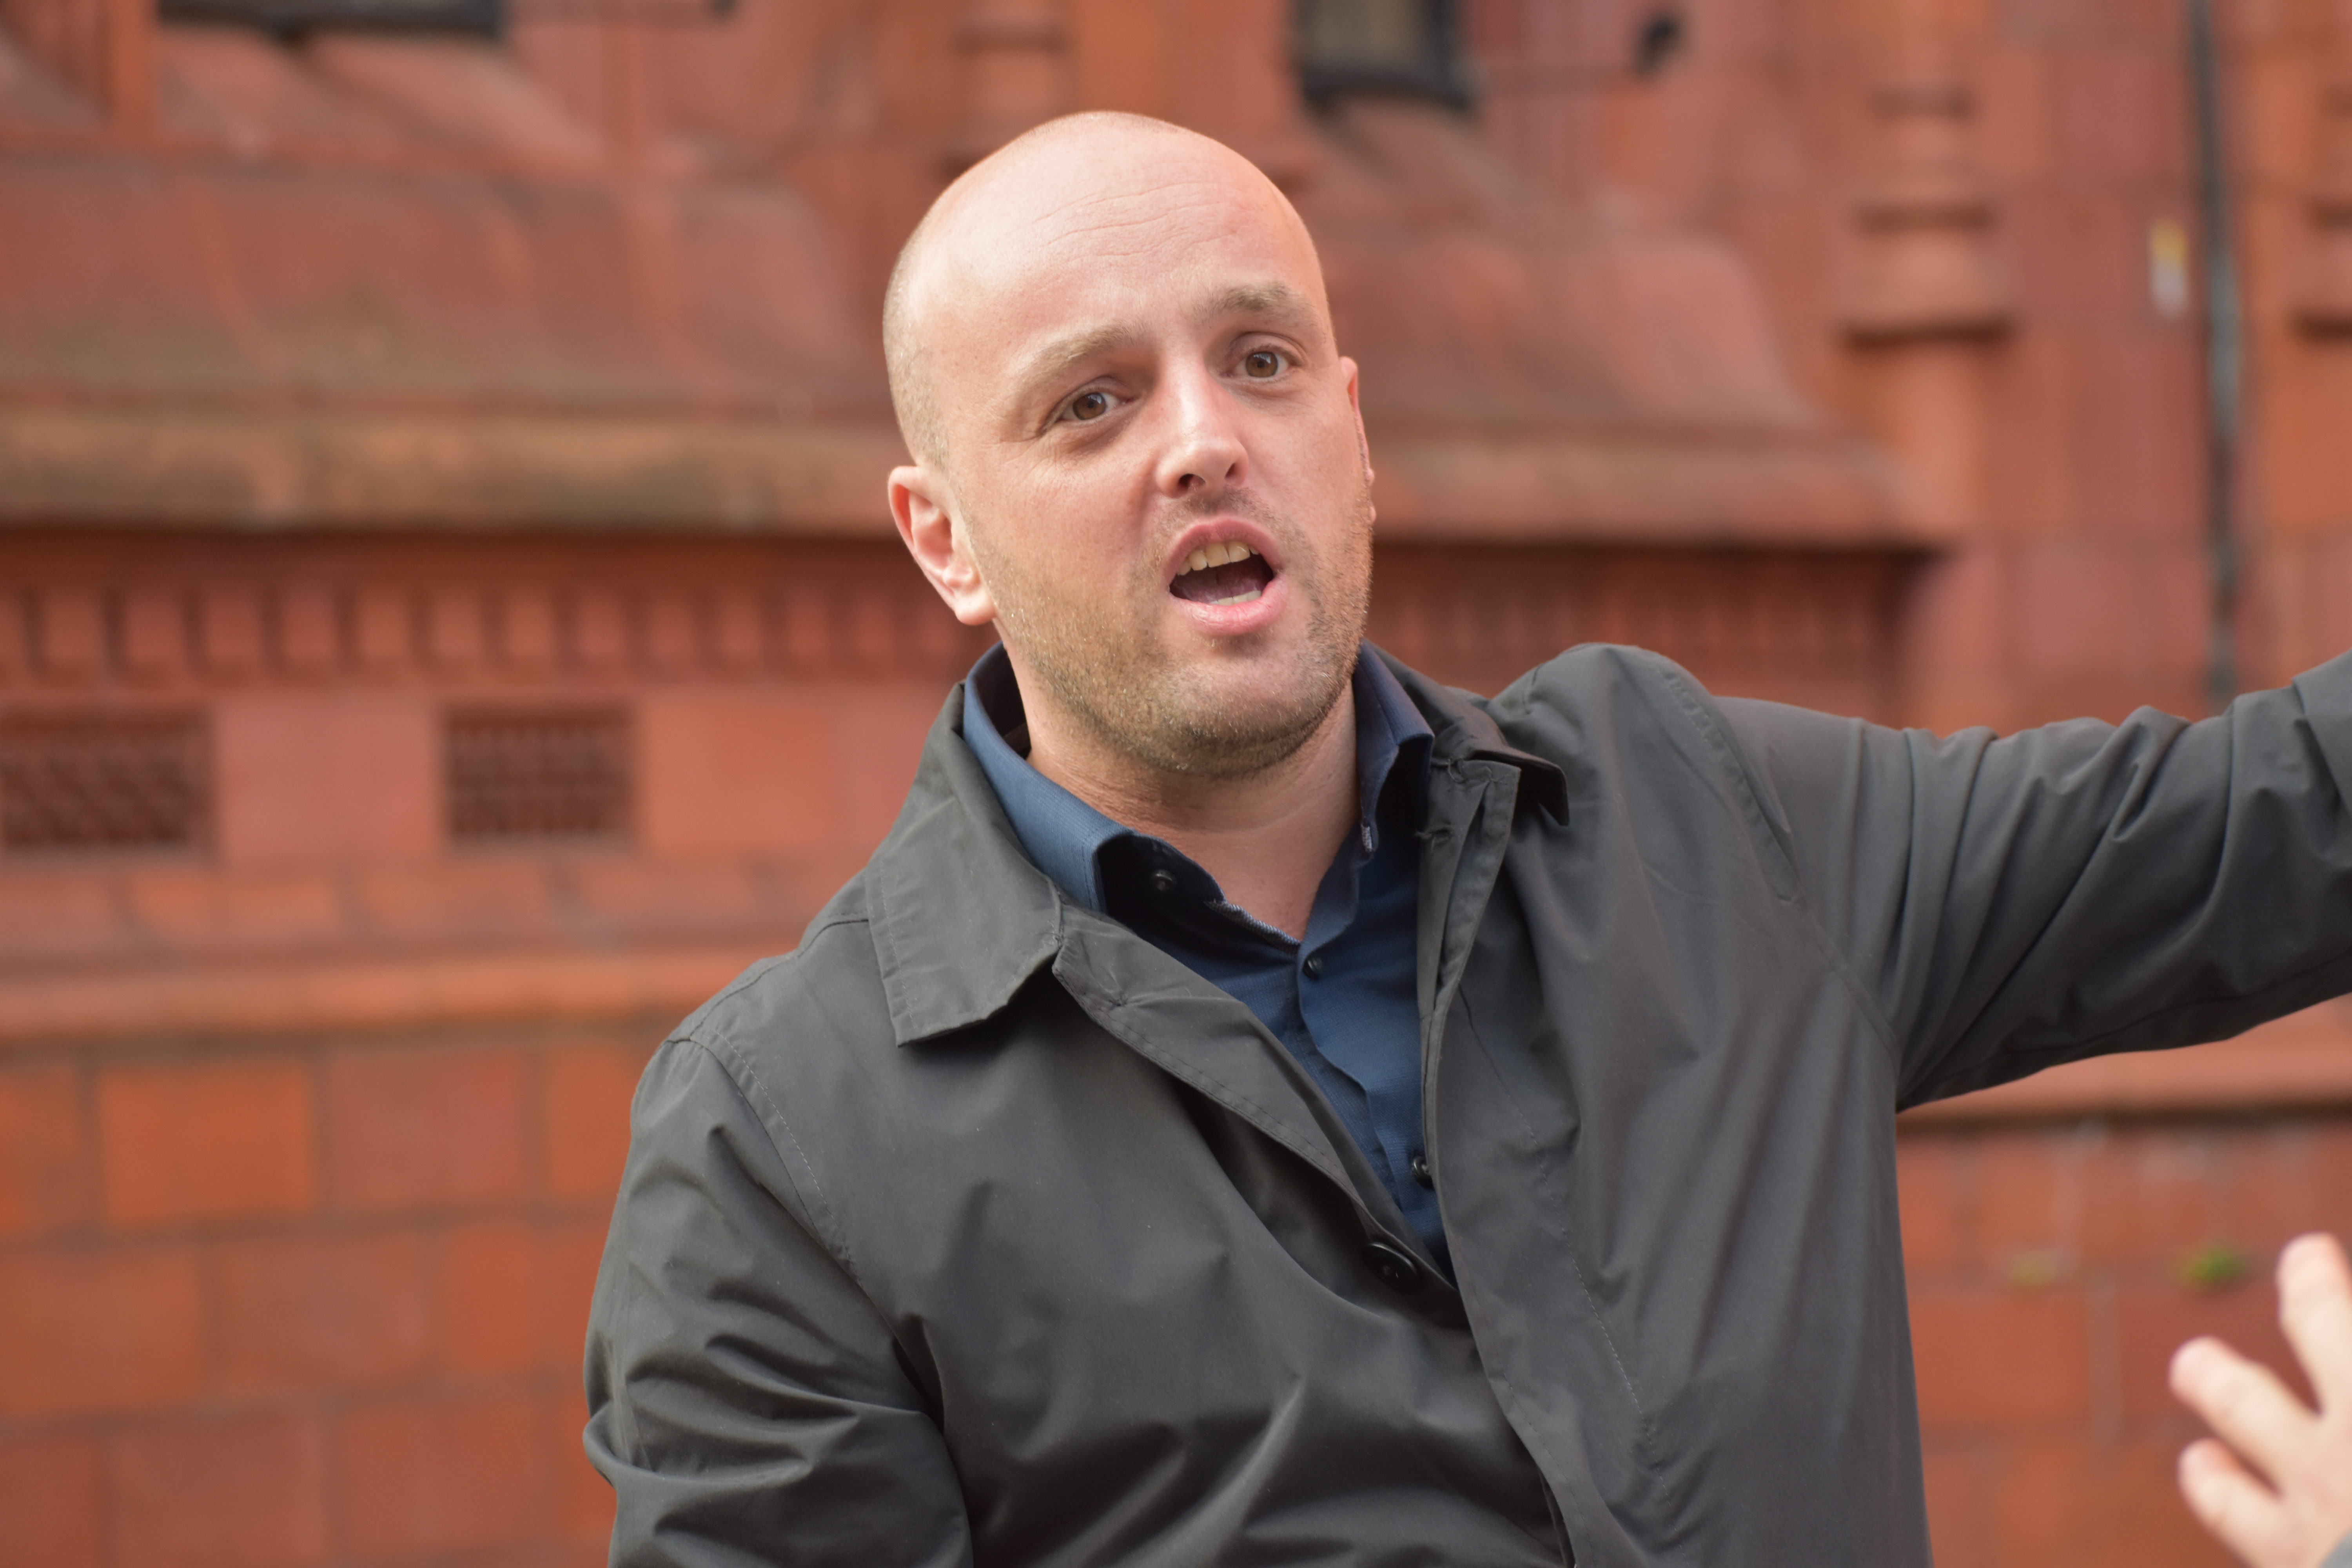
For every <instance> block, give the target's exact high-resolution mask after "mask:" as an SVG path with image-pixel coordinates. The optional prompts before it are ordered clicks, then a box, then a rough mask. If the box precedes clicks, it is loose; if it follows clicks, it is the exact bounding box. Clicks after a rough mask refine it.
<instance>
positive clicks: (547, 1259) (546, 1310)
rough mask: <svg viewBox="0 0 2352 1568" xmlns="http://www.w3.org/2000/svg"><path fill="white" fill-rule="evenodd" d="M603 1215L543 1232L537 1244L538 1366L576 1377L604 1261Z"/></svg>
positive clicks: (550, 1228)
mask: <svg viewBox="0 0 2352 1568" xmlns="http://www.w3.org/2000/svg"><path fill="white" fill-rule="evenodd" d="M607 1228H608V1225H607V1222H606V1220H605V1219H604V1218H603V1217H602V1216H600V1217H598V1218H596V1219H593V1220H579V1221H575V1222H574V1223H572V1224H570V1225H557V1226H547V1227H545V1228H544V1229H543V1230H542V1231H541V1234H540V1239H539V1270H540V1273H539V1279H540V1286H539V1314H540V1335H541V1340H540V1357H541V1365H542V1366H544V1367H546V1368H547V1369H548V1370H549V1371H551V1372H561V1373H568V1374H570V1375H573V1376H577V1375H578V1373H579V1371H580V1357H581V1352H582V1349H583V1346H585V1345H586V1344H587V1342H588V1304H589V1301H590V1300H591V1299H592V1298H593V1297H594V1295H595V1294H596V1271H597V1269H598V1268H599V1267H600V1266H601V1265H602V1264H603V1262H604V1234H605V1231H606V1229H607Z"/></svg>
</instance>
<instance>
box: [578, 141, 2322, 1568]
mask: <svg viewBox="0 0 2352 1568" xmlns="http://www.w3.org/2000/svg"><path fill="white" fill-rule="evenodd" d="M885 338H886V346H887V350H888V354H889V359H890V364H891V372H892V390H893V395H894V397H895V399H896V401H897V405H898V412H899V416H900V419H901V422H902V424H903V426H904V428H905V431H906V435H907V439H908V447H910V449H911V452H912V455H913V457H914V458H915V462H914V464H913V466H911V467H908V468H900V469H898V470H897V471H896V472H894V473H893V474H892V475H891V477H890V483H889V493H890V501H891V506H892V510H893V511H894V513H895V514H896V516H897V519H898V527H899V531H900V532H901V534H902V535H903V536H904V538H905V540H906V542H907V545H908V549H909V550H910V551H911V552H912V553H913V555H914V557H915V559H916V562H917V563H918V564H919V566H920V568H921V569H922V571H923V572H924V573H925V574H926V575H927V576H928V577H929V579H930V581H931V583H932V584H933V585H934V586H935V587H936V588H937V589H938V590H939V592H940V596H941V597H942V598H943V599H944V600H945V601H946V602H947V604H948V605H949V606H950V608H951V609H952V610H953V611H954V613H955V614H956V615H957V616H958V617H960V618H961V619H962V620H963V621H965V622H967V623H969V624H973V625H981V624H992V625H993V626H995V627H996V628H997V630H998V631H999V633H1000V634H1001V636H1002V638H1003V643H1002V646H1001V648H1000V649H998V650H996V651H993V652H992V653H991V654H990V655H989V656H988V657H987V658H983V659H982V661H981V662H980V664H979V665H978V666H977V667H976V668H974V670H973V672H972V675H971V679H969V680H968V681H967V682H966V683H965V684H964V685H963V686H961V687H960V688H959V689H957V690H956V691H955V692H954V693H953V694H951V695H950V699H949V700H948V704H947V707H946V709H945V710H944V711H943V712H942V713H941V715H940V721H939V724H938V725H937V726H936V727H935V729H934V730H933V731H932V734H931V737H930V740H929V744H928V746H927V749H926V751H925V753H924V758H923V762H922V765H921V769H920V771H919V774H918V777H917V779H916V781H915V784H914V787H913V788H912V790H911V791H910V792H909V794H908V800H907V805H906V808H905V810H904V812H903V814H902V815H901V816H900V818H899V820H898V825H897V826H895V827H894V828H893V829H892V831H891V834H890V837H888V839H887V841H886V842H885V843H884V845H883V846H882V847H881V848H880V849H879V850H877V852H876V855H875V857H874V858H873V860H872V862H871V863H870V864H869V865H868V866H867V868H866V870H865V871H864V872H862V873H861V874H860V875H859V876H858V877H857V878H856V879H855V880H854V881H852V882H851V883H850V885H849V886H848V887H847V888H845V889H843V891H842V892H841V894H840V895H839V896H838V897H836V898H835V900H834V901H833V903H831V904H830V905H828V906H827V908H826V909H825V910H824V912H823V913H821V914H820V915H819V916H818V917H817V919H816V920H815V921H814V922H813V923H812V925H811V926H810V928H809V930H808V931H807V933H806V935H805V936H804V937H803V940H802V942H801V945H800V947H799V948H798V949H797V950H796V951H795V952H793V953H792V954H790V955H788V956H786V957H784V958H782V959H777V960H772V961H771V962H769V963H764V964H761V965H759V966H756V967H754V968H753V969H752V970H751V971H750V972H749V973H746V974H745V975H744V976H743V977H742V978H741V979H740V980H739V981H738V982H736V983H735V984H733V985H731V986H730V988H729V989H728V990H727V991H725V992H723V993H722V994H720V995H719V997H717V998H716V999H714V1000H713V1001H712V1002H711V1003H710V1004H709V1005H707V1006H705V1007H704V1008H703V1009H702V1010H701V1011H699V1012H698V1013H697V1014H696V1015H694V1016H692V1017H691V1018H689V1019H688V1020H687V1022H686V1023H685V1024H684V1025H683V1026H680V1029H679V1031H678V1033H677V1035H676V1036H675V1037H673V1038H672V1039H671V1040H669V1041H668V1042H667V1044H666V1045H665V1046H664V1047H663V1048H662V1049H661V1051H660V1052H659V1054H658V1055H657V1056H656V1058H655V1059H654V1061H653V1062H652V1064H651V1065H650V1066H649V1067H648V1068H647V1070H646V1077H645V1080H644V1082H643V1084H642V1086H641V1087H640V1089H639V1091H638V1096H637V1101H636V1105H635V1137H634V1142H633V1145H632V1150H631V1154H630V1159H629V1164H628V1168H627V1171H626V1173H625V1177H624V1180H623V1190H622V1194H621V1198H620V1202H619V1205H618V1208H617V1210H616V1212H615V1215H614V1225H613V1231H612V1236H611V1239H610V1241H609V1244H608V1247H607V1250H606V1256H605V1262H604V1272H603V1275H602V1277H601V1279H600V1281H599V1284H598V1288H597V1294H596V1300H595V1305H594V1308H593V1318H592V1322H591V1331H590V1343H589V1365H588V1387H589V1397H590V1403H591V1406H592V1417H591V1421H590V1426H589V1431H588V1443H589V1447H590V1450H591V1452H592V1454H593V1457H594V1458H595V1460H596V1462H597V1463H598V1465H599V1466H600V1467H601V1468H603V1469H604V1473H605V1474H606V1476H607V1477H609V1478H610V1479H612V1481H613V1483H614V1488H615V1489H616V1491H617V1493H618V1499H619V1515H618V1523H617V1525H616V1528H615V1536H614V1561H615V1562H616V1563H626V1564H640V1565H652V1564H680V1565H687V1564H692V1565H716V1564H720V1563H726V1564H743V1563H825V1564H832V1563H839V1564H856V1565H857V1568H873V1565H876V1564H899V1563H926V1564H929V1563H938V1564H950V1563H1020V1564H1036V1565H1053V1568H1063V1565H1075V1564H1081V1563H1123V1564H1150V1565H1162V1564H1165V1565H1171V1568H1173V1565H1177V1564H1183V1565H1186V1568H1192V1565H1197V1564H1203V1563H1286V1564H1288V1563H1381V1564H1388V1563H1396V1564H1402V1563H1480V1564H1512V1563H1528V1564H1532V1563H1555V1564H1556V1563H1563V1562H1568V1561H1571V1560H1572V1561H1574V1562H1576V1563H1585V1564H1611V1565H1616V1564H1635V1563H1788V1564H1804V1565H1806V1568H1818V1565H1820V1564H1825V1563H1853V1564H1869V1565H1872V1568H1889V1565H1901V1564H1911V1563H1926V1562H1927V1528H1926V1521H1925V1508H1924V1503H1923V1500H1922V1493H1921V1481H1920V1469H1919V1454H1918V1436H1917V1424H1916V1411H1915V1406H1914V1401H1913V1394H1912V1384H1911V1373H1910V1349H1909V1342H1908V1338H1907V1324H1906V1311H1905V1304H1904V1283H1903V1271H1902V1258H1901V1249H1900V1245H1899V1238H1898V1236H1897V1227H1896V1205H1895V1152H1894V1113H1895V1109H1896V1108H1897V1107H1898V1106H1900V1105H1903V1104H1907V1103H1911V1102H1915V1101H1918V1100H1928V1099H1933V1098H1935V1097H1937V1096H1939V1095H1947V1094H1954V1093H1958V1092H1961V1091H1963V1090H1966V1089H1975V1088H1979V1087H1981V1086H1983V1085H1986V1084H1989V1083H1993V1082H1996V1081H1999V1080H2000V1079H2007V1078H2011V1077H2015V1076H2018V1075H2020V1074H2022V1073H2025V1072H2030V1071H2032V1070H2033V1069H2034V1068H2040V1067H2043V1066H2047V1065H2049V1064H2051V1063H2053V1062H2058V1061H2063V1060H2066V1059H2068V1058H2073V1057H2077V1056H2083V1055H2087V1054H2091V1053H2094V1052H2097V1051H2104V1050H2117V1049H2126V1048H2137V1047H2158V1046H2170V1045H2179V1044H2185V1043H2188V1042H2189V1041H2191V1040H2196V1039H2204V1038H2211V1037H2219V1036H2221V1035H2226V1034H2228V1033H2230V1032H2231V1031H2234V1030H2237V1029H2240V1028H2243V1027H2245V1026H2248V1025H2251V1024H2252V1023H2253V1022H2255V1021H2257V1020H2258V1019H2261V1018H2264V1017H2268V1016H2272V1015H2274V1014H2277V1013H2282V1012H2285V1011H2288V1010H2290V1009H2292V1008H2294V1007H2298V1006H2302V1005H2305V1004H2307V1003H2310V1002H2313V1001H2315V1000H2317V999H2319V998H2320V997H2323V996H2326V995H2328V994H2334V993H2335V992H2336V991H2339V990H2342V989H2344V988H2346V987H2347V985H2352V821H2347V814H2346V810H2345V806H2344V803H2343V801H2342V800H2341V799H2340V798H2339V795H2338V789H2337V784H2336V780H2337V779H2338V778H2341V777H2345V776H2347V774H2352V665H2338V666H2330V667H2328V668H2326V669H2323V670H2321V671H2319V672H2317V673H2316V674H2315V675H2312V676H2308V677H2305V679H2304V680H2303V681H2302V682H2300V683H2298V685H2297V686H2296V687H2295V688H2294V689H2291V690H2288V691H2284V692H2275V693H2269V694H2263V695H2259V696H2255V697H2250V698H2247V699H2245V700H2242V701H2241V702H2240V703H2238V704H2237V705H2236V706H2235V708H2233V709H2232V710H2231V714H2230V715H2229V716H2228V717H2226V718H2225V719H2221V720H2218V721H2211V722H2209V723H2206V724H2202V725H2197V726H2187V725H2183V724H2181V723H2179V722H2178V721H2173V720H2169V719H2165V718H2162V717H2160V716H2157V715H2141V716H2139V717H2137V718H2136V719H2134V720H2133V721H2130V722H2128V723H2126V724H2125V725H2123V726H2121V727H2119V728H2110V727H2107V726H2103V725H2096V724H2089V723H2084V724H2074V725H2066V726H2060V727H2057V728H2053V729H2051V730H2046V731H2035V732H2032V733H2030V734H2024V735H2020V736H2016V737H2014V738H2011V739H2008V740H2001V741H1995V740H1993V739H1992V738H1990V736H1987V735H1985V734H1982V733H1972V734H1969V735H1963V736H1959V737H1956V738H1954V739H1952V740H1949V741H1941V742H1939V741H1936V740H1934V739H1932V738H1930V737H1927V736H1924V735H1918V734H1903V733H1896V732H1894V731H1883V730H1878V729H1874V728H1872V727H1870V726H1867V725H1864V724H1862V723H1859V722H1856V721H1848V720H1842V719H1832V718H1828V717H1824V716H1822V715H1817V714H1810V713H1804V712H1801V711H1797V710H1789V709H1783V708H1779V707H1774V706H1772V705H1769V704H1762V703H1754V702H1735V701H1720V702H1718V701H1716V700H1711V699H1710V698H1708V696H1707V695H1706V693H1705V692H1703V691H1701V690H1700V689H1698V688H1697V687H1696V686H1695V685H1694V684H1693V683H1692V682H1691V681H1690V680H1689V679H1688V678H1687V677H1685V675H1683V674H1682V673H1681V672H1680V671H1679V670H1677V669H1675V668H1674V667H1672V666H1671V665H1669V664H1667V663H1665V662H1664V660H1661V659H1658V658H1654V657H1651V656H1648V655H1644V654H1641V653H1638V652H1634V651H1632V650H1626V649H1612V648H1583V649H1578V650H1574V651H1571V652H1570V653H1569V654H1566V655H1564V656H1562V657H1561V658H1559V659H1557V660H1555V661H1553V662H1552V663H1550V664H1549V665H1546V666H1544V667H1543V668H1539V669H1538V670H1536V671H1534V672H1532V673H1531V674H1530V675H1528V677H1527V678H1525V679H1522V680H1521V681H1519V682H1518V683H1517V684H1516V685H1514V686H1513V687H1512V688H1511V689H1509V690H1507V692H1505V693H1503V694H1502V695H1501V696H1499V697H1497V698H1496V699H1494V700H1491V701H1490V700H1481V699H1476V698H1472V697H1469V696H1466V695H1465V694H1463V693H1460V692H1456V691H1452V690H1448V689H1444V688H1442V687H1439V686H1437V685H1435V684H1433V683H1432V682H1430V681H1427V680H1425V679H1422V678H1421V677H1420V676H1418V675H1416V674H1415V673H1414V672H1412V670H1410V669H1407V668H1403V667H1402V666H1399V665H1397V664H1395V663H1394V662H1393V661H1391V660H1388V659H1386V658H1384V657H1382V656H1381V655H1380V654H1378V653H1377V652H1374V651H1372V650H1370V649H1368V648H1364V647H1361V646H1360V641H1359V639H1360V636H1361V630H1362V626H1363V619H1364V607H1365V604H1366V598H1367V593H1368V588H1369V580H1370V530H1371V523H1372V507H1371V502H1370V460H1371V459H1370V454H1369V453H1368V451H1367V450H1366V446H1365V442H1364V437H1363V432H1362V427H1361V425H1360V421H1359V419H1358V416H1357V405H1356V367H1355V366H1354V364H1353V363H1350V362H1349V360H1348V359H1346V358H1345V357H1344V356H1342V355H1341V354H1340V353H1339V345H1338V344H1337V342H1335V341H1334V339H1333V336H1332V330H1331V324H1330V318H1329V314H1328V309H1327V308H1326V304H1325V299H1324V291H1323V285H1322V279H1321V275H1320V272H1319V269H1318V265H1317V261H1316V258H1315V252H1314V247H1313V245H1312V243H1311V242H1310V241H1309V239H1308V237H1307V233H1306V230H1305V229H1304V227H1303V226H1301V225H1300V223H1299V221H1298V219H1297V215H1296V214H1294V213H1293V212H1292V211H1291V209H1290V207H1289V205H1288V204H1287V203H1286V201H1285V200H1284V199H1283V198H1282V196H1281V195H1280V194H1279V193H1278V192H1276V190H1275V189H1274V187H1273V186H1272V185H1271V184H1268V183H1267V182H1266V181H1265V179H1264V178H1263V177H1262V176H1260V175H1259V174H1257V172H1256V171H1255V169H1253V168H1252V167H1251V166H1250V165H1249V164H1248V163H1245V162H1244V161H1243V160H1242V159H1240V158H1238V157H1237V156H1235V155H1234V154H1233V153H1230V152H1229V151H1227V150H1226V149H1224V148H1223V147H1221V146H1218V145H1217V144H1216V143H1214V142H1209V141H1206V140H1204V139H1202V138H1201V137H1198V136H1194V135H1192V134H1191V133H1189V132H1181V131H1178V130H1175V129H1173V128H1171V127H1169V126H1165V125H1160V124H1158V123H1156V122H1153V121H1141V120H1137V119H1134V118H1132V117H1125V116H1081V117H1077V118H1075V119H1071V120H1066V121H1056V122H1055V123H1053V124H1050V125H1047V126H1045V127H1043V128H1041V129H1040V130H1038V131H1036V132H1032V133H1030V134H1029V135H1027V136H1025V137H1024V138H1022V139H1021V140H1020V141H1018V142H1014V143H1013V144H1012V145H1011V146H1009V147H1007V148H1005V149H1004V150H1003V151H1002V152H1000V153H997V154H996V155H995V156H993V157H992V158H991V159H989V160H987V161H986V162H984V163H982V164H980V165H979V166H978V167H976V168H974V169H973V170H972V171H971V173H969V174H966V175H965V176H964V177H963V178H962V179H961V180H960V181H959V182H958V183H957V184H955V186H954V187H952V188H951V189H950V191H949V192H948V193H947V194H946V195H944V196H942V197H941V199H940V203H939V205H937V206H936V207H935V208H934V209H933V210H932V212H931V213H930V215H929V216H928V217H927V218H926V219H925V220H924V223H923V225H922V226H921V227H920V228H919V230H918V232H917V234H916V236H915V237H914V238H913V239H912V240H911V241H909V243H908V248H907V251H906V253H905V255H904V256H902V258H901V259H900V263H899V268H898V273H897V274H896V275H895V277H894V279H893V282H892V287H891V292H890V300H889V305H888V309H887V321H886V324H885Z"/></svg>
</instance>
